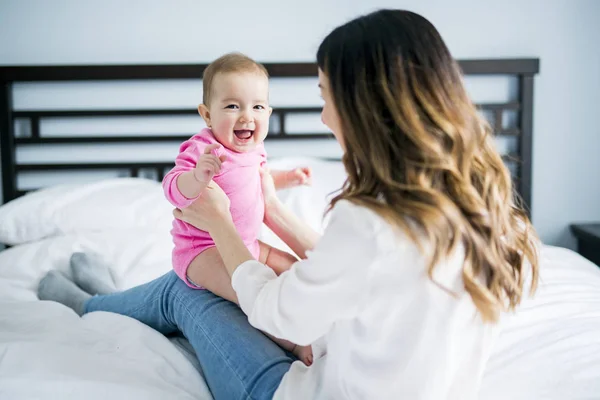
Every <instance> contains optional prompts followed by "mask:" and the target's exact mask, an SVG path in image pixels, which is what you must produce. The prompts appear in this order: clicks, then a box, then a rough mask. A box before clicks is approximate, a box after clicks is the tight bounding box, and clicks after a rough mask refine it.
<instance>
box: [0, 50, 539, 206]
mask: <svg viewBox="0 0 600 400" xmlns="http://www.w3.org/2000/svg"><path fill="white" fill-rule="evenodd" d="M459 64H460V66H461V68H462V71H463V73H464V74H465V75H467V76H469V75H490V76H493V75H502V76H512V77H516V78H517V80H518V88H517V92H518V93H517V96H516V100H514V101H512V100H511V101H509V102H503V103H485V104H478V106H479V108H480V109H481V110H482V111H484V112H486V113H488V114H491V116H492V121H490V122H491V123H492V125H493V128H494V131H495V133H496V135H498V136H510V137H515V138H516V139H517V142H518V146H517V151H516V152H515V153H510V154H505V155H504V157H505V161H506V162H513V163H517V165H516V168H515V169H514V170H515V174H514V175H515V176H514V177H515V180H516V187H517V190H518V192H519V194H520V195H521V197H522V199H523V200H524V202H525V204H526V206H527V207H530V206H531V162H532V160H531V158H532V120H533V79H534V75H535V74H536V73H537V72H538V70H539V60H538V59H498V60H461V61H459ZM265 67H266V68H267V70H268V71H269V74H270V76H271V77H273V78H296V77H316V75H317V68H316V65H315V64H313V63H277V64H265ZM205 68H206V65H191V64H188V65H106V66H103V65H89V66H6V67H0V139H1V140H0V150H1V165H2V190H3V199H4V202H8V201H10V200H12V199H15V198H17V197H18V196H20V195H22V194H24V193H25V192H26V191H25V190H20V189H19V187H18V185H17V175H18V174H19V173H21V172H30V171H50V172H52V171H61V170H62V171H69V170H75V171H78V170H90V171H91V170H115V169H126V170H128V171H129V174H130V176H134V177H135V176H138V174H139V172H140V170H142V169H151V170H155V171H156V176H157V177H158V179H161V178H162V176H163V173H164V171H165V170H166V169H168V168H170V167H171V166H172V163H169V162H163V161H161V162H158V161H157V162H130V161H122V162H121V161H120V162H110V163H89V162H74V163H28V164H25V163H18V162H17V148H18V147H21V146H30V145H46V147H47V149H48V151H52V150H51V149H52V147H51V146H52V145H55V144H86V145H93V144H106V143H139V142H141V141H143V142H153V143H160V142H173V141H184V140H185V139H187V138H188V137H189V136H190V135H186V136H182V135H162V136H157V135H151V136H127V135H121V136H81V137H44V135H43V134H42V133H41V132H40V121H41V120H42V119H44V118H53V117H61V118H69V117H114V116H150V115H152V116H155V115H163V116H181V115H193V114H195V113H196V110H195V108H189V109H127V110H123V109H115V110H105V109H103V110H63V109H61V110H50V111H49V110H27V111H19V110H14V109H13V102H12V100H13V84H14V83H21V82H52V81H63V82H64V81H98V80H111V81H113V80H119V81H120V80H163V79H200V78H201V77H202V73H203V71H204V69H205ZM317 112H320V108H319V107H276V108H275V109H274V110H273V116H274V118H276V119H277V120H278V125H279V129H278V130H277V132H270V133H269V136H268V137H267V141H275V140H287V139H294V140H298V139H302V140H313V141H314V140H321V139H330V138H331V135H330V134H329V133H327V132H320V133H309V134H297V133H295V134H293V135H290V134H288V130H287V129H286V116H288V115H291V114H302V113H313V114H314V113H317ZM505 112H516V113H517V121H516V126H514V127H511V128H505V127H503V125H502V120H503V115H504V113H505ZM17 120H28V121H29V124H30V127H31V128H30V133H29V136H28V137H15V121H17Z"/></svg>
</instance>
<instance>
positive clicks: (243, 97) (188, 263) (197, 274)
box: [162, 53, 312, 365]
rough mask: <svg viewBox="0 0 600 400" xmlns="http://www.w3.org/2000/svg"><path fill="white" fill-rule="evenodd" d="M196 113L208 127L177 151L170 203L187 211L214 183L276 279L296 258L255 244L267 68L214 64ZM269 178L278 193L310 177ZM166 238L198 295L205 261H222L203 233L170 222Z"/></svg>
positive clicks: (166, 184)
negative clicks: (170, 241)
mask: <svg viewBox="0 0 600 400" xmlns="http://www.w3.org/2000/svg"><path fill="white" fill-rule="evenodd" d="M198 112H199V113H200V115H201V116H202V118H203V119H204V121H205V122H206V125H207V126H208V128H206V129H204V130H202V131H201V132H200V133H199V134H197V135H194V136H193V137H192V138H190V139H189V140H187V141H185V142H184V143H183V144H182V145H181V147H180V150H179V154H178V156H177V158H176V160H175V167H174V168H173V169H172V170H171V171H169V173H168V174H167V175H166V176H165V178H164V180H163V183H162V184H163V188H164V191H165V195H166V197H167V199H168V200H169V201H170V202H171V204H173V205H174V206H175V207H178V208H185V207H187V206H189V205H190V204H191V203H193V202H194V201H196V200H197V199H198V198H199V197H200V194H201V193H202V191H203V189H204V188H206V186H207V185H208V184H209V183H210V182H211V180H213V181H214V182H215V183H217V184H218V185H219V186H220V187H221V189H223V191H224V192H225V194H227V196H228V197H229V199H230V203H231V206H230V209H231V215H232V217H233V221H234V223H235V226H236V228H237V230H238V232H239V234H240V236H241V237H242V239H243V241H244V243H245V244H246V246H247V247H248V250H250V253H251V254H252V256H253V257H254V258H255V259H257V260H259V261H260V262H262V263H264V264H266V265H268V266H269V267H270V268H272V269H273V270H274V271H275V273H277V274H278V275H279V274H281V273H282V272H283V271H286V270H287V269H289V268H290V266H291V265H292V264H293V263H294V262H296V261H297V259H296V257H294V256H293V255H291V254H289V253H286V252H283V251H281V250H278V249H275V248H272V247H271V246H268V245H267V244H265V243H262V242H260V241H259V240H258V234H259V232H260V229H261V225H262V223H263V218H264V201H263V195H262V188H261V179H260V173H259V169H260V167H261V166H263V165H264V164H265V163H266V160H267V154H266V152H265V148H264V143H263V141H264V139H265V137H266V136H267V133H268V130H269V117H270V115H271V112H272V108H271V107H269V77H268V73H267V71H266V69H265V68H264V67H263V66H262V65H260V64H259V63H257V62H255V61H254V60H252V59H250V58H248V57H246V56H244V55H242V54H238V53H232V54H227V55H224V56H222V57H220V58H219V59H217V60H215V61H214V62H213V63H211V64H210V65H209V66H208V67H207V68H206V70H205V71H204V76H203V104H201V105H200V106H199V107H198ZM271 173H272V175H273V181H274V182H275V186H276V188H277V189H282V188H289V187H293V186H298V185H303V184H308V183H310V178H311V171H310V169H308V168H297V169H294V170H292V171H272V172H271ZM171 233H172V236H173V242H174V244H175V247H174V249H173V269H174V270H175V272H176V273H177V275H178V276H179V277H180V278H181V279H182V280H183V281H184V282H185V283H186V284H187V285H188V286H189V287H191V288H194V289H203V287H202V286H201V282H202V281H203V279H206V277H205V276H203V274H202V269H203V267H204V266H206V265H208V264H210V263H219V264H220V265H221V266H222V271H225V267H224V265H223V261H222V259H221V256H220V254H219V252H218V251H217V248H216V247H215V243H214V242H213V240H212V238H211V237H210V235H209V234H208V232H205V231H201V230H199V229H197V228H195V227H193V226H191V225H189V224H187V223H185V222H183V221H180V220H177V219H175V220H174V221H173V229H172V231H171ZM204 281H205V280H204ZM222 289H223V291H224V292H227V296H224V297H228V299H229V300H235V298H236V297H235V292H233V289H231V288H228V289H227V290H226V289H225V288H222ZM232 292H233V293H232ZM273 340H275V341H276V342H277V343H278V344H279V345H280V346H281V347H282V348H284V349H285V350H287V351H292V352H293V353H294V354H295V355H296V356H297V357H298V358H299V359H301V360H302V361H303V362H304V363H305V364H307V365H310V364H311V363H312V349H311V347H310V346H296V345H294V344H292V343H290V342H287V341H284V340H280V339H275V338H273Z"/></svg>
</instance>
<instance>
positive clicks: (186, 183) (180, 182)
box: [163, 139, 225, 208]
mask: <svg viewBox="0 0 600 400" xmlns="http://www.w3.org/2000/svg"><path fill="white" fill-rule="evenodd" d="M201 145H202V143H200V144H199V143H197V142H196V141H194V140H193V139H191V140H188V141H187V142H185V143H184V144H183V145H182V146H181V149H180V152H179V154H178V155H177V158H176V159H175V167H174V168H173V169H172V170H171V171H169V173H168V174H167V175H166V176H165V178H164V180H163V189H164V191H165V195H166V197H167V199H168V200H169V201H170V202H171V204H173V205H174V206H175V207H178V208H184V207H187V206H188V205H189V204H191V203H192V202H193V201H194V200H195V199H196V198H197V197H198V196H199V195H200V193H201V192H202V190H204V188H205V187H206V186H207V185H208V184H209V183H210V181H211V180H212V178H213V177H214V176H215V175H216V174H218V173H219V171H220V170H221V163H222V162H223V161H224V159H225V157H224V156H221V157H217V156H216V155H213V154H212V151H213V150H214V149H215V148H217V147H219V145H218V144H211V145H208V146H206V147H204V146H201Z"/></svg>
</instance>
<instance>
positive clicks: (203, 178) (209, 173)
mask: <svg viewBox="0 0 600 400" xmlns="http://www.w3.org/2000/svg"><path fill="white" fill-rule="evenodd" d="M218 147H219V145H218V144H216V143H215V144H211V145H209V146H206V148H205V149H204V154H202V155H201V156H200V157H198V162H197V163H196V168H194V172H193V173H194V178H196V180H197V181H198V182H200V183H202V184H203V185H208V183H209V182H210V181H211V180H212V178H213V177H214V176H215V175H216V174H218V173H219V172H220V171H221V164H222V163H223V161H225V158H226V157H225V156H220V157H217V156H215V155H214V154H211V152H212V151H213V150H214V149H217V148H218Z"/></svg>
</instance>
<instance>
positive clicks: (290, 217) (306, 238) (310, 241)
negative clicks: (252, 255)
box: [264, 200, 321, 259]
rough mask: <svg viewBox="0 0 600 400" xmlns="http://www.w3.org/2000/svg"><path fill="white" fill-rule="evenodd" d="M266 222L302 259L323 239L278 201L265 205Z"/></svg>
mask: <svg viewBox="0 0 600 400" xmlns="http://www.w3.org/2000/svg"><path fill="white" fill-rule="evenodd" d="M264 222H265V225H267V226H268V227H269V229H271V230H272V231H273V233H274V234H276V235H277V236H278V237H279V238H280V239H281V240H283V242H284V243H285V244H287V245H288V246H289V248H290V249H292V251H293V252H294V253H296V254H297V255H298V257H300V258H302V259H305V258H306V252H307V251H309V250H312V249H313V248H314V247H315V244H316V243H317V241H318V240H319V239H320V237H321V235H319V234H318V233H317V232H315V231H314V230H313V229H312V228H311V227H310V226H308V225H307V224H306V223H304V222H303V221H301V220H300V219H299V218H298V217H296V215H294V213H292V212H291V211H290V210H288V209H287V208H286V207H285V206H284V205H283V204H282V203H281V202H279V201H278V200H274V201H273V202H271V203H269V204H266V205H265V221H264Z"/></svg>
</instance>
